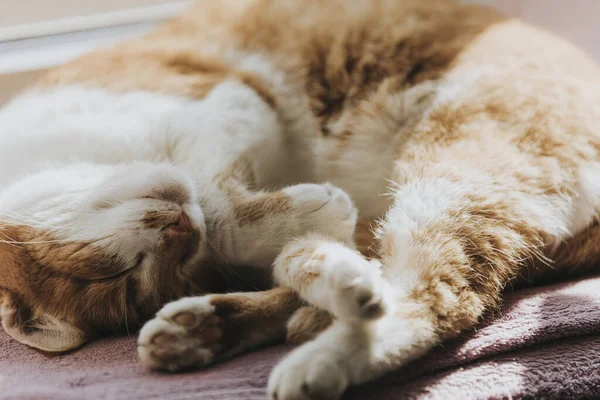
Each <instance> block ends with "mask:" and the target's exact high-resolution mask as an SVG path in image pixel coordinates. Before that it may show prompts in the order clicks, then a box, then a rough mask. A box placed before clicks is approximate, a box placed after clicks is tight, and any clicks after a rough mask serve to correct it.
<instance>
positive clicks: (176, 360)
mask: <svg viewBox="0 0 600 400" xmlns="http://www.w3.org/2000/svg"><path fill="white" fill-rule="evenodd" d="M210 299H211V296H203V297H188V298H184V299H181V300H178V301H175V302H172V303H169V304H167V305H166V306H164V307H163V309H162V310H160V311H159V312H158V314H157V316H156V318H154V319H152V320H150V321H148V322H147V323H146V324H145V325H144V327H143V328H142V330H141V331H140V335H139V338H138V355H139V358H140V360H141V362H142V364H144V365H146V366H147V367H149V368H152V369H159V370H168V371H176V370H179V369H182V368H199V367H204V366H206V365H208V364H210V363H212V362H213V361H214V360H215V357H216V356H217V354H218V353H219V351H220V350H221V343H220V339H221V338H222V336H223V332H222V330H221V328H220V327H219V322H220V318H219V317H218V316H217V315H216V313H215V311H216V309H215V307H214V306H213V305H211V304H210Z"/></svg>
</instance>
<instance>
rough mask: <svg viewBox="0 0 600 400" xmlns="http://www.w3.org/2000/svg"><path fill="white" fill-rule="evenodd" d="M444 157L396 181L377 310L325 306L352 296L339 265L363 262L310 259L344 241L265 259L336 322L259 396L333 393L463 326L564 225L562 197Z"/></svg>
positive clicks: (491, 304) (362, 263) (333, 253)
mask: <svg viewBox="0 0 600 400" xmlns="http://www.w3.org/2000/svg"><path fill="white" fill-rule="evenodd" d="M448 158H449V160H448V162H449V163H450V164H449V165H445V166H444V165H437V166H436V165H431V166H428V168H426V169H425V168H424V169H421V171H423V170H426V171H427V175H419V170H412V171H408V172H411V173H410V174H409V173H407V174H406V175H405V176H413V177H417V178H416V179H414V180H412V181H411V182H406V183H405V184H403V185H400V186H399V187H398V188H397V189H396V192H395V201H394V205H393V207H392V208H391V209H390V211H389V212H388V214H387V215H386V217H385V219H384V221H383V222H382V224H381V226H380V228H379V231H378V236H379V238H380V250H379V253H380V254H381V256H382V259H381V263H382V271H383V284H382V285H381V286H380V287H379V289H378V290H376V291H374V295H373V298H377V297H376V296H378V295H379V296H380V297H381V298H382V299H389V302H384V304H385V305H386V307H385V308H384V309H385V310H386V311H385V312H383V313H382V315H381V317H380V318H379V319H375V320H372V321H365V320H360V319H357V318H349V315H348V314H345V313H343V312H340V311H339V308H338V305H337V304H338V303H339V304H345V305H346V306H347V305H348V304H350V305H356V304H357V302H356V301H353V299H352V298H350V299H348V298H347V297H345V296H344V295H345V292H344V291H343V290H338V289H339V286H337V284H336V282H339V281H340V280H342V281H343V279H344V277H345V276H348V275H349V274H348V271H359V270H362V271H364V270H365V269H366V265H367V262H366V260H364V259H361V258H360V257H359V256H358V255H357V256H356V257H348V258H345V259H344V262H343V263H339V264H338V263H332V264H331V265H335V266H336V268H329V265H327V266H325V264H327V262H325V263H319V262H320V260H336V259H339V258H338V257H339V256H338V253H339V252H344V253H345V254H349V253H350V252H351V251H352V250H351V249H345V250H341V249H340V247H339V246H340V245H338V244H332V243H329V242H327V243H321V244H319V245H318V246H315V245H314V244H313V242H309V243H307V244H306V246H305V247H300V248H298V249H297V251H290V252H288V253H287V257H288V258H285V259H284V261H285V262H282V263H281V264H280V265H278V266H276V268H279V269H278V270H277V271H276V274H277V273H278V274H280V275H283V276H284V279H282V278H281V277H280V278H279V279H280V281H282V282H283V283H285V284H289V285H290V286H291V287H293V288H294V289H296V290H297V291H298V293H299V294H300V295H301V296H302V297H303V298H305V299H306V300H307V301H309V302H311V303H313V304H315V305H318V306H319V307H323V308H326V309H328V310H330V311H331V312H332V313H333V314H335V315H336V316H337V317H338V320H337V321H335V322H334V323H333V325H332V326H331V327H329V328H328V329H327V330H326V331H325V332H323V333H322V334H321V335H319V336H317V338H316V339H315V340H313V341H311V342H309V343H306V344H305V345H303V346H301V347H299V348H297V349H296V350H294V351H293V352H292V353H291V354H290V355H288V356H287V357H286V358H285V359H284V360H283V361H282V362H281V363H280V364H279V365H278V366H277V367H276V368H275V369H274V370H273V372H272V374H271V378H270V381H269V393H270V396H271V398H273V399H288V400H289V399H313V398H314V399H317V398H327V399H333V398H337V397H338V396H340V395H341V393H342V392H343V391H344V390H345V389H346V387H347V386H348V385H354V384H359V383H361V382H365V381H367V380H370V379H373V378H375V377H377V376H378V375H381V374H383V373H385V372H388V371H390V370H392V369H395V368H398V367H400V366H402V365H404V364H406V363H407V362H409V361H411V360H413V359H415V358H417V357H420V356H421V355H423V354H424V353H425V352H427V351H428V350H429V349H431V348H432V347H434V346H435V345H436V344H438V343H439V342H440V341H442V340H444V339H447V338H450V337H453V336H455V335H457V334H458V333H460V332H461V331H464V330H466V329H469V328H472V327H473V326H474V325H475V324H476V323H477V321H479V319H480V318H481V316H482V315H483V314H484V312H486V310H490V309H494V308H495V307H497V305H498V302H499V300H500V298H501V293H502V289H503V288H504V286H505V285H506V284H507V283H508V282H509V281H510V280H511V279H513V278H514V277H515V276H516V275H517V274H518V272H519V271H520V269H521V268H522V267H523V265H524V261H525V260H531V259H534V258H536V256H537V255H539V252H540V246H543V245H544V243H547V242H546V241H545V240H548V238H552V237H555V236H553V235H554V234H555V233H556V232H561V231H564V230H565V229H567V228H566V227H567V226H568V222H569V221H568V214H567V213H564V212H563V209H562V207H565V208H566V206H568V202H567V200H565V199H564V197H560V196H558V195H557V196H556V197H554V198H548V197H547V196H546V195H541V196H538V195H537V193H539V192H536V191H526V192H519V191H514V192H511V191H510V190H508V189H509V188H510V187H511V186H510V185H511V183H512V182H513V181H512V177H511V176H510V175H508V174H504V173H505V171H502V174H504V175H500V174H498V175H495V176H494V178H495V179H491V178H492V177H486V176H485V173H484V172H483V171H481V170H480V171H478V175H479V174H481V175H480V176H483V179H479V178H477V175H474V174H473V172H472V171H473V170H474V169H476V167H478V166H477V165H464V164H466V163H465V162H464V161H463V163H462V164H463V166H464V168H465V169H464V170H460V169H457V167H456V164H453V163H452V161H451V157H448ZM449 169H452V170H453V176H452V179H448V173H447V171H448V170H449ZM518 171H519V172H520V173H523V172H522V171H523V170H522V169H521V168H519V169H518ZM535 172H536V171H534V173H535ZM561 202H564V203H561ZM323 253H324V254H323ZM315 260H316V261H318V262H317V264H316V265H318V266H319V268H316V267H315ZM353 274H354V272H352V273H351V274H350V276H353ZM350 282H354V280H350ZM354 300H355V299H354ZM345 302H346V303H345Z"/></svg>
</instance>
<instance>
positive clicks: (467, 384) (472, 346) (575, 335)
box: [0, 277, 600, 400]
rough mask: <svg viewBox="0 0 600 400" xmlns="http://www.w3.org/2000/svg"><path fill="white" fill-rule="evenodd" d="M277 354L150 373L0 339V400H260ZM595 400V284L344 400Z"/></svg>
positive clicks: (520, 297) (493, 321) (598, 389)
mask: <svg viewBox="0 0 600 400" xmlns="http://www.w3.org/2000/svg"><path fill="white" fill-rule="evenodd" d="M288 350H289V347H286V346H278V347H273V348H269V349H265V350H262V351H259V352H256V353H253V354H248V355H246V356H243V357H239V358H237V359H234V360H232V361H230V362H227V363H224V364H222V365H218V366H215V367H213V368H210V369H207V370H205V371H199V372H195V373H186V374H177V375H167V374H160V373H155V372H150V371H147V370H145V369H144V368H142V367H141V366H140V365H139V364H138V362H137V355H136V338H135V337H130V338H129V337H120V338H110V339H105V340H103V341H98V342H95V343H92V344H90V345H88V346H86V347H84V348H83V349H81V350H79V351H76V352H74V353H71V354H66V355H61V356H50V355H46V354H42V353H40V352H37V351H35V350H32V349H29V348H26V347H24V346H22V345H20V344H18V343H16V342H15V341H13V340H11V339H10V338H9V337H8V336H7V335H6V334H5V333H3V332H2V333H0V399H3V400H4V399H56V400H69V399H127V400H135V399H177V400H182V399H205V400H213V399H214V400H216V399H264V398H265V385H266V381H267V378H268V375H269V371H270V370H271V368H272V367H273V365H274V364H275V363H276V362H277V360H279V359H280V358H281V357H282V356H283V355H284V354H285V353H286V352H287V351H288ZM534 397H535V398H544V399H576V398H600V277H592V278H584V279H580V280H579V281H575V282H570V283H562V284H558V285H552V286H546V287H542V288H534V289H526V290H521V291H518V292H515V293H513V294H509V295H508V299H507V300H506V303H505V307H504V309H503V311H502V312H501V313H498V315H496V316H493V317H490V318H489V320H488V321H486V322H484V323H483V324H482V325H481V326H480V327H479V329H478V330H477V331H475V332H473V333H471V334H469V335H465V336H464V337H462V338H461V339H460V340H457V341H453V342H451V343H446V344H445V345H444V346H443V347H440V348H438V349H436V350H435V351H433V352H432V353H430V355H429V356H427V357H426V358H425V359H423V360H420V361H418V362H416V363H414V364H412V365H409V366H407V367H406V368H404V369H402V370H400V371H397V372H395V373H392V374H390V375H388V376H386V377H384V378H382V379H381V380H379V381H377V382H373V383H370V384H367V385H364V386H362V387H359V388H354V389H352V390H351V391H350V392H349V393H348V394H347V396H346V398H347V399H355V400H359V399H360V400H362V399H378V400H379V399H381V400H384V399H404V398H407V399H408V398H420V399H441V398H444V399H447V398H453V399H484V398H485V399H487V398H534Z"/></svg>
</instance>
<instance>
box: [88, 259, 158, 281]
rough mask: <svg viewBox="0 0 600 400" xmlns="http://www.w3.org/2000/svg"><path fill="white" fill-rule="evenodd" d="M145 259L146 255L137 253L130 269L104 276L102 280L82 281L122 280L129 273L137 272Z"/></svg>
mask: <svg viewBox="0 0 600 400" xmlns="http://www.w3.org/2000/svg"><path fill="white" fill-rule="evenodd" d="M145 259H146V253H139V254H138V255H137V257H136V261H135V265H134V266H133V267H131V268H127V269H126V270H124V271H121V272H117V273H116V274H112V275H109V276H105V277H102V278H97V279H83V280H85V281H90V282H102V281H109V280H114V279H118V278H122V277H123V276H126V275H129V274H130V273H131V272H133V271H135V270H137V269H138V268H139V267H140V266H141V265H142V264H143V263H144V260H145Z"/></svg>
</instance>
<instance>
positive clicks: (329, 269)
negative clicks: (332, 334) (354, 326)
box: [308, 243, 391, 320]
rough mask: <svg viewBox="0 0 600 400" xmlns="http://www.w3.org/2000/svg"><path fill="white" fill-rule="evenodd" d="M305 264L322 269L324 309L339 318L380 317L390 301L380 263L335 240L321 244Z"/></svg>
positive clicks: (311, 267)
mask: <svg viewBox="0 0 600 400" xmlns="http://www.w3.org/2000/svg"><path fill="white" fill-rule="evenodd" d="M310 263H313V264H314V263H317V264H321V265H318V266H315V265H312V266H311V265H308V268H309V269H311V270H314V269H315V267H318V268H319V269H320V270H321V271H323V273H324V275H325V276H324V277H323V278H325V279H326V282H327V285H328V288H327V289H328V293H329V296H328V297H329V307H328V309H329V310H330V311H331V312H332V313H333V314H334V315H336V316H337V317H338V318H340V319H345V320H355V319H361V320H371V319H376V318H379V317H381V316H382V315H383V314H384V313H385V312H386V311H387V310H388V309H389V304H390V303H391V301H390V299H388V296H386V293H387V291H386V289H387V288H386V282H385V279H384V278H383V276H382V270H381V263H380V262H379V261H377V260H367V259H365V258H364V257H363V256H362V255H361V254H360V253H358V252H357V251H355V250H352V249H350V248H348V247H346V246H342V245H340V244H337V243H326V244H323V245H321V246H320V247H319V248H318V249H317V250H316V251H315V253H314V254H313V256H312V257H311V260H310V261H309V264H310Z"/></svg>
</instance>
